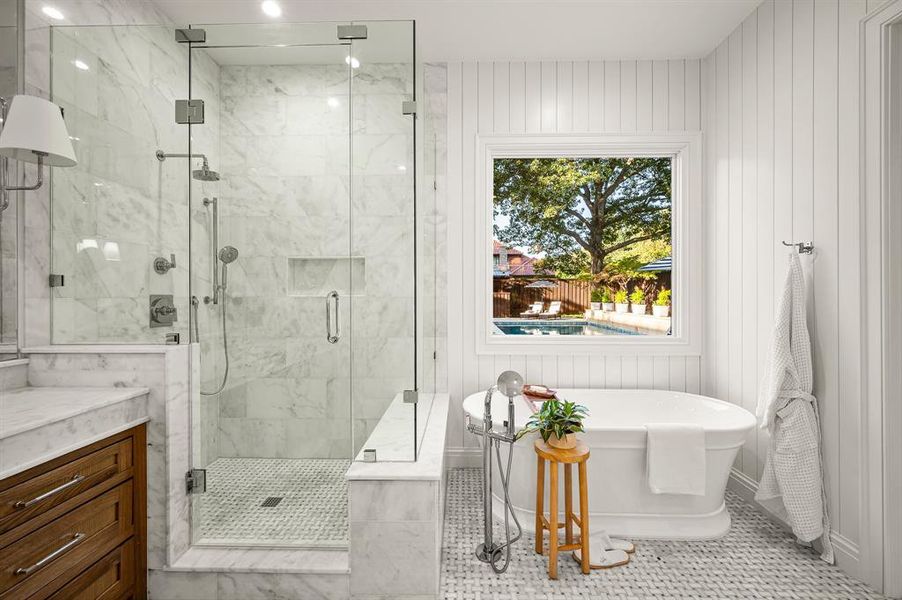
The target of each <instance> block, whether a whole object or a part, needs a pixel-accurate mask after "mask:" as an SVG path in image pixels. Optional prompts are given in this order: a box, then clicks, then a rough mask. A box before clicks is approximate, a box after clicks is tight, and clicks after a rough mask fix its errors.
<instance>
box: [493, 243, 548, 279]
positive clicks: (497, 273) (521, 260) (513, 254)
mask: <svg viewBox="0 0 902 600" xmlns="http://www.w3.org/2000/svg"><path fill="white" fill-rule="evenodd" d="M492 246H493V249H492V253H493V254H494V255H495V256H498V257H499V258H500V255H501V251H502V250H507V265H506V267H507V268H506V269H502V268H500V267H501V266H502V265H501V264H499V262H498V261H495V263H494V264H495V267H496V268H495V270H494V273H493V275H494V277H531V276H533V275H540V274H544V273H545V271H539V270H537V269H536V266H535V261H536V260H537V259H536V258H534V257H532V256H528V255H526V254H523V252H522V251H520V250H517V249H516V248H507V247H506V246H505V245H504V244H502V243H501V242H499V241H498V240H494V241H493V244H492Z"/></svg>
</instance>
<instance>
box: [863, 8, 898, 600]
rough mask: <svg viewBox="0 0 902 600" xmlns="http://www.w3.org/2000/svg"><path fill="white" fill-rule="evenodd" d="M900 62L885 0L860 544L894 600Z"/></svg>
mask: <svg viewBox="0 0 902 600" xmlns="http://www.w3.org/2000/svg"><path fill="white" fill-rule="evenodd" d="M900 62H902V0H891V1H889V2H886V3H885V4H884V5H883V6H881V7H880V8H879V9H878V10H875V11H874V12H872V13H871V14H869V15H867V16H866V17H865V18H864V19H862V21H861V84H862V87H861V101H862V104H861V107H862V110H861V115H860V117H861V140H860V141H861V156H860V160H861V173H862V178H861V215H862V228H861V234H862V264H861V276H862V292H863V296H864V304H863V307H864V313H865V314H864V321H863V323H864V327H863V329H862V332H861V334H862V336H861V343H862V346H861V347H862V378H861V379H862V382H861V386H862V389H861V392H862V394H861V398H862V401H861V423H860V426H861V438H860V439H861V451H862V454H861V476H862V486H861V501H862V502H861V546H860V551H861V566H862V577H863V578H864V579H865V580H866V581H867V582H868V583H869V584H871V585H872V586H874V587H875V588H876V589H878V590H881V591H882V592H883V593H884V594H886V595H888V596H891V597H896V596H902V571H900V569H899V568H898V565H899V564H902V511H899V510H898V507H899V506H900V504H902V436H900V435H899V432H900V431H902V395H900V390H902V314H898V313H899V311H898V299H899V298H900V294H902V266H900V259H899V256H900V253H902V217H900V213H902V156H900V154H902V153H900V152H899V146H900V144H899V140H900V139H902V118H900V115H902V81H900V80H902V77H900V78H898V79H897V78H892V77H890V75H891V73H892V72H893V71H895V72H899V67H898V64H899V63H900ZM891 66H893V67H895V68H894V69H891ZM894 106H895V107H896V108H895V109H893V107H894ZM893 142H896V143H895V146H896V149H893V145H894V144H893ZM894 299H895V300H896V303H895V304H896V308H895V309H894V308H893V302H892V301H893V300H894Z"/></svg>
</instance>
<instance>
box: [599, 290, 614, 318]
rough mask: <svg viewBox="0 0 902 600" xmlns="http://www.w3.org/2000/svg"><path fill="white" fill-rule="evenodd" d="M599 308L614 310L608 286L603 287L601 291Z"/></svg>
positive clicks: (608, 310)
mask: <svg viewBox="0 0 902 600" xmlns="http://www.w3.org/2000/svg"><path fill="white" fill-rule="evenodd" d="M601 309H602V310H603V311H605V312H614V298H613V297H612V296H611V290H609V289H608V288H604V289H603V290H602V292H601Z"/></svg>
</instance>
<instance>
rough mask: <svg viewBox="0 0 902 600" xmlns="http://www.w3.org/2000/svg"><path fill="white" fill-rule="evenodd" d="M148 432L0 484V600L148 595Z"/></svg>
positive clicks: (139, 430)
mask: <svg viewBox="0 0 902 600" xmlns="http://www.w3.org/2000/svg"><path fill="white" fill-rule="evenodd" d="M146 465H147V461H146V427H145V425H139V426H138V427H135V428H133V429H129V430H127V431H123V432H122V433H118V434H115V435H113V436H110V437H108V438H106V439H103V440H100V441H98V442H95V443H93V444H90V445H88V446H85V447H84V448H80V449H78V450H75V451H74V452H70V453H69V454H66V455H64V456H61V457H59V458H56V459H53V460H51V461H48V462H46V463H44V464H41V465H38V466H36V467H32V468H30V469H28V470H27V471H23V472H22V473H18V474H16V475H13V476H11V477H8V478H6V479H4V480H2V481H0V600H13V599H15V600H45V599H49V598H52V599H53V600H64V599H65V600H76V599H77V600H101V599H102V600H120V599H135V600H141V599H144V598H146V597H147V569H146V557H147V542H146V536H147V531H146V525H147V518H146V507H147V466H146Z"/></svg>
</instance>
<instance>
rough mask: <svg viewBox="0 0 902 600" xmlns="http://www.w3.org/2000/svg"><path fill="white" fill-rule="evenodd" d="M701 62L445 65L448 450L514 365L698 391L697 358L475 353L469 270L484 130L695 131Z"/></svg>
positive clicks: (540, 373)
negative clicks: (468, 414) (474, 408)
mask: <svg viewBox="0 0 902 600" xmlns="http://www.w3.org/2000/svg"><path fill="white" fill-rule="evenodd" d="M700 68H701V61H699V60H656V61H632V60H630V61H597V62H596V61H543V62H518V61H511V62H480V63H451V64H449V65H448V173H449V176H448V179H449V181H448V248H449V249H453V251H449V253H448V353H449V355H448V372H449V375H448V387H449V392H450V394H451V401H452V407H455V406H456V407H457V408H456V409H455V408H452V410H455V413H454V414H453V415H452V417H451V418H450V419H449V425H448V427H449V431H448V442H447V444H448V450H449V453H454V452H455V451H460V450H461V449H462V448H465V447H472V446H475V445H476V442H475V440H474V439H473V436H471V435H469V434H466V433H465V432H464V430H463V415H462V411H461V410H460V408H459V407H460V403H461V401H462V399H463V398H464V397H465V396H467V395H469V394H471V393H473V392H476V391H479V390H484V389H485V388H487V387H488V386H489V385H491V383H492V382H493V381H494V379H495V378H496V377H497V375H498V373H500V372H501V371H503V370H505V369H516V370H517V371H519V372H521V373H522V374H523V375H524V377H526V379H527V380H528V381H530V382H534V383H543V384H546V385H550V386H556V387H608V388H655V389H672V390H680V391H690V392H698V391H700V389H701V381H700V378H701V364H700V357H698V356H658V357H651V356H641V355H639V356H636V355H631V356H595V355H587V354H580V355H560V356H557V355H548V356H532V355H531V356H523V355H477V353H476V344H475V307H474V294H475V290H474V285H475V282H474V281H473V277H472V275H471V274H472V272H473V271H474V265H475V264H476V261H477V260H479V259H480V258H481V256H482V255H481V251H482V249H481V248H478V247H477V240H479V239H481V236H480V235H479V234H478V232H477V231H475V228H474V225H473V223H474V216H475V212H476V206H477V196H476V190H475V181H476V177H475V172H474V170H475V164H476V156H475V150H476V136H477V134H487V133H539V132H543V133H544V132H547V133H564V132H589V131H591V132H631V131H641V132H649V131H682V130H690V131H698V130H700V129H701V115H702V109H701V89H702V86H701V73H700Z"/></svg>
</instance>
